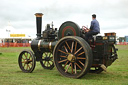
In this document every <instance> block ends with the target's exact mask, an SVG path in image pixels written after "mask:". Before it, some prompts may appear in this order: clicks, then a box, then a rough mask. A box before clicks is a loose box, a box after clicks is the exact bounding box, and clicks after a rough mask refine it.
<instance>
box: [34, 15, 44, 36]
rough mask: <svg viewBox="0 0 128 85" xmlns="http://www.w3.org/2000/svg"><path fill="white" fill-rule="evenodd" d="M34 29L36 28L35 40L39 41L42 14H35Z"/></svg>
mask: <svg viewBox="0 0 128 85" xmlns="http://www.w3.org/2000/svg"><path fill="white" fill-rule="evenodd" d="M35 16H36V28H37V34H36V35H37V39H41V29H42V16H43V14H42V13H36V14H35Z"/></svg>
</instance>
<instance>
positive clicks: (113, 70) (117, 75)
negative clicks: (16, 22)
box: [0, 45, 128, 85]
mask: <svg viewBox="0 0 128 85" xmlns="http://www.w3.org/2000/svg"><path fill="white" fill-rule="evenodd" d="M116 47H117V48H118V49H119V51H118V58H119V59H117V60H116V61H115V62H114V63H113V64H112V65H111V66H110V67H108V69H107V72H102V73H101V74H92V73H88V74H87V75H85V76H84V77H82V78H81V79H71V78H66V77H63V76H61V75H60V74H59V72H58V71H57V70H56V68H54V69H53V70H45V69H43V68H42V67H41V65H40V63H39V62H37V63H36V67H35V70H34V71H33V73H23V72H22V71H21V70H20V68H19V66H18V55H19V53H20V52H21V51H22V50H24V49H30V48H27V47H26V48H25V47H20V48H0V53H2V54H0V85H128V45H127V46H116Z"/></svg>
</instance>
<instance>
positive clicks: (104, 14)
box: [0, 0, 128, 36]
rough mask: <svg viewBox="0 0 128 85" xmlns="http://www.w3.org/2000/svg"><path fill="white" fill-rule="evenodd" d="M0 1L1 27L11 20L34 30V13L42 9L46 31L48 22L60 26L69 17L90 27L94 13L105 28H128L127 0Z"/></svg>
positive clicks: (21, 26) (14, 25)
mask: <svg viewBox="0 0 128 85" xmlns="http://www.w3.org/2000/svg"><path fill="white" fill-rule="evenodd" d="M1 2H2V3H0V10H1V11H0V29H2V28H4V27H5V26H6V25H7V23H8V21H10V22H11V23H12V25H13V27H15V28H16V29H19V30H24V29H27V30H34V31H33V33H34V32H35V29H36V24H35V22H36V21H35V20H36V19H35V16H34V14H35V13H37V12H42V13H43V14H44V16H43V18H42V20H43V21H42V25H43V26H42V27H43V30H44V27H45V25H46V24H47V23H51V22H52V21H53V22H54V26H55V27H57V28H59V26H60V25H61V24H62V23H63V22H65V21H69V20H70V21H74V22H76V23H77V24H78V25H79V26H80V27H81V26H82V25H88V26H89V25H90V21H91V15H92V14H93V13H96V14H97V20H98V21H99V22H100V26H101V30H103V31H104V30H110V31H111V30H112V29H116V30H117V29H124V30H128V25H127V19H128V16H127V15H128V10H127V8H128V5H127V3H128V1H127V0H116V1H115V0H113V1H112V0H36V1H35V0H21V1H19V0H1ZM116 30H115V31H116ZM24 31H25V30H24ZM112 31H113V30H112ZM122 31H123V30H122ZM117 32H119V31H117ZM33 33H32V32H31V33H30V34H31V35H33ZM122 35H127V34H122ZM34 36H35V35H34Z"/></svg>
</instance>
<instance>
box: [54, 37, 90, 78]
mask: <svg viewBox="0 0 128 85" xmlns="http://www.w3.org/2000/svg"><path fill="white" fill-rule="evenodd" d="M53 55H54V62H55V66H56V68H57V70H58V71H59V72H60V74H61V75H63V76H66V77H70V78H80V77H82V76H83V75H84V74H86V73H87V72H88V71H89V69H90V67H91V65H92V51H91V48H90V46H89V45H88V43H87V42H86V41H85V40H84V39H82V38H80V37H77V36H75V37H74V36H67V37H64V38H62V39H60V40H59V41H58V43H57V44H56V46H55V48H54V51H53Z"/></svg>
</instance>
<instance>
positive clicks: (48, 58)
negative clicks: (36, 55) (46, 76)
mask: <svg viewBox="0 0 128 85" xmlns="http://www.w3.org/2000/svg"><path fill="white" fill-rule="evenodd" d="M40 64H41V66H42V67H43V68H44V69H50V70H51V69H53V67H54V62H53V55H52V53H51V52H44V53H42V61H40Z"/></svg>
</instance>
